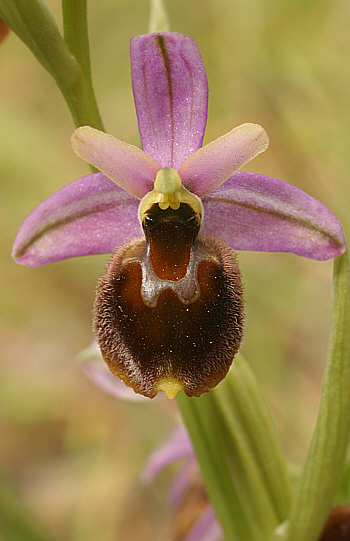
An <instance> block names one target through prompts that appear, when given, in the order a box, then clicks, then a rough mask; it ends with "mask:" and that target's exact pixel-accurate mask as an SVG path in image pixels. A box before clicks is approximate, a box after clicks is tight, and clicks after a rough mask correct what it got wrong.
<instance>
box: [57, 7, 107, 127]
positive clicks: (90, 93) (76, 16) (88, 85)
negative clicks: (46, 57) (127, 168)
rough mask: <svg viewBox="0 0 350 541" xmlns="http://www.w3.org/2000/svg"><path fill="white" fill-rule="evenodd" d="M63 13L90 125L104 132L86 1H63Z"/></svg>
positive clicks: (66, 35)
mask: <svg viewBox="0 0 350 541" xmlns="http://www.w3.org/2000/svg"><path fill="white" fill-rule="evenodd" d="M62 12H63V28H64V38H65V41H66V43H67V44H68V46H69V48H70V50H71V52H72V54H73V55H74V57H75V58H76V60H77V61H78V63H79V65H80V68H81V70H82V73H83V79H84V87H85V90H84V92H85V94H86V102H85V107H86V109H87V110H88V111H89V114H90V115H91V117H93V124H89V125H90V126H92V127H94V128H97V129H100V130H103V129H104V128H103V124H102V120H101V117H100V113H99V110H98V106H97V101H96V97H95V92H94V88H93V83H92V76H91V63H90V44H89V37H88V22H87V5H86V0H62ZM75 107H76V106H75ZM78 125H81V124H78Z"/></svg>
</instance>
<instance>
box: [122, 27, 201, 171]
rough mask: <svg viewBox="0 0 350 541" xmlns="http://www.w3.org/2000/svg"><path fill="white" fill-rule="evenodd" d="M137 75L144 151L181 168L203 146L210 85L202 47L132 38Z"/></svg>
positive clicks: (185, 40) (182, 39) (164, 38)
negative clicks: (184, 161) (199, 48)
mask: <svg viewBox="0 0 350 541" xmlns="http://www.w3.org/2000/svg"><path fill="white" fill-rule="evenodd" d="M130 56H131V75H132V85H133V91H134V99H135V105H136V113H137V117H138V121H139V130H140V135H141V141H142V146H143V150H144V151H145V152H147V153H148V154H150V155H151V156H152V157H153V158H155V159H156V160H157V162H159V163H160V164H161V166H162V167H173V168H174V169H178V167H179V166H180V164H181V162H182V161H183V160H184V159H185V158H187V157H188V156H189V155H190V154H192V153H193V152H194V151H195V150H197V149H198V148H200V147H201V146H202V142H203V136H204V131H205V126H206V121H207V105H208V83H207V77H206V73H205V68H204V65H203V61H202V58H201V55H200V53H199V51H198V47H197V45H196V43H195V42H194V41H193V40H192V39H191V38H189V37H188V36H183V35H181V34H175V33H156V34H146V35H143V36H136V37H135V38H133V39H132V40H131V50H130Z"/></svg>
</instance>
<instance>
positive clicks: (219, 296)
mask: <svg viewBox="0 0 350 541" xmlns="http://www.w3.org/2000/svg"><path fill="white" fill-rule="evenodd" d="M199 226H200V224H199V222H198V220H197V218H196V215H195V213H194V212H193V211H192V209H191V207H190V206H189V205H187V204H181V206H180V208H179V209H178V210H173V209H171V208H168V209H166V210H161V209H160V208H159V206H158V205H154V206H153V207H152V208H151V209H150V211H149V212H148V213H147V214H146V216H145V220H144V222H143V227H144V231H145V238H137V239H132V240H130V241H129V242H127V243H125V244H124V245H123V246H121V247H118V248H117V249H116V250H115V251H114V253H113V254H112V257H111V258H110V260H109V261H108V262H107V265H106V268H105V271H104V274H103V275H102V276H101V278H100V281H99V285H98V291H97V296H96V301H95V307H94V330H95V334H96V338H97V341H98V343H99V346H100V348H101V352H102V355H103V357H104V359H105V361H106V362H107V364H108V366H109V368H110V370H111V371H112V372H113V373H114V374H115V375H116V376H118V377H119V378H120V379H121V380H123V381H124V382H125V383H126V384H127V385H129V386H131V387H132V388H133V389H134V391H135V392H137V393H141V394H143V395H145V396H148V397H150V398H153V397H154V396H155V395H156V394H157V392H158V390H159V389H162V390H163V391H164V392H165V393H166V394H167V395H168V396H169V397H173V396H175V394H176V392H177V391H179V390H181V389H183V390H184V391H185V393H186V394H187V395H188V396H200V395H201V394H202V393H204V392H206V391H209V390H210V389H211V388H212V387H214V386H215V385H217V384H218V383H219V382H220V381H221V380H222V379H223V378H224V376H225V375H226V373H227V371H228V369H229V367H230V365H231V363H232V361H233V357H234V355H235V353H236V352H237V351H238V349H239V346H240V343H241V340H242V338H243V332H244V302H243V287H242V282H241V274H240V270H239V267H238V264H237V261H236V256H235V253H234V252H233V250H232V249H231V248H230V247H228V246H227V245H226V244H225V243H223V242H221V241H218V240H216V239H210V238H208V239H206V238H200V237H199V238H198V231H199Z"/></svg>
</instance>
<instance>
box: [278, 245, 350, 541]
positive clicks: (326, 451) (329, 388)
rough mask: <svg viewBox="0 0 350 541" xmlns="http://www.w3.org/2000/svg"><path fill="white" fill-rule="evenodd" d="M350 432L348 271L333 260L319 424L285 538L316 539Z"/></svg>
mask: <svg viewBox="0 0 350 541" xmlns="http://www.w3.org/2000/svg"><path fill="white" fill-rule="evenodd" d="M349 434H350V270H349V262H348V255H347V253H345V254H344V255H342V256H341V257H339V258H337V259H336V260H335V261H334V278H333V322H332V332H331V340H330V346H329V353H328V359H327V364H326V369H325V374H324V381H323V387H322V395H321V402H320V407H319V413H318V418H317V424H316V429H315V432H314V435H313V439H312V442H311V446H310V450H309V454H308V457H307V460H306V463H305V466H304V470H303V473H302V476H301V480H300V485H299V488H298V491H297V494H296V497H295V499H294V503H293V506H292V510H291V515H290V520H289V524H287V527H286V530H285V535H282V537H283V538H284V539H285V540H286V541H295V540H296V539H297V540H298V541H315V540H316V539H318V537H319V535H320V532H321V530H322V528H323V525H324V523H325V521H326V519H327V517H328V514H329V511H330V508H331V506H332V504H333V502H334V498H335V495H336V491H337V488H338V485H339V482H340V477H341V474H342V470H343V466H344V460H345V453H346V449H347V446H348V443H349Z"/></svg>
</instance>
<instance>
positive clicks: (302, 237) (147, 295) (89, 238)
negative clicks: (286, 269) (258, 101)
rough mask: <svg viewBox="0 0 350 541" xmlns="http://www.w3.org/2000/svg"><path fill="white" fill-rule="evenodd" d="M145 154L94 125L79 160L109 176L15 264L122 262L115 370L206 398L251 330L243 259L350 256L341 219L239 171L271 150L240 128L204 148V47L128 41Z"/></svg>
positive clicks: (145, 385)
mask: <svg viewBox="0 0 350 541" xmlns="http://www.w3.org/2000/svg"><path fill="white" fill-rule="evenodd" d="M130 55H131V75H132V86H133V93H134V99H135V106H136V113H137V118H138V124H139V131H140V136H141V142H142V150H141V149H139V148H137V147H135V146H133V145H130V144H128V143H124V142H122V141H120V140H119V139H117V138H115V137H113V136H112V135H108V134H105V133H103V132H100V131H98V130H95V129H93V128H91V127H89V126H83V127H80V128H78V129H77V130H76V131H75V132H74V133H73V135H72V145H73V148H74V150H75V152H76V153H77V154H78V155H79V156H80V157H81V158H83V159H84V160H85V161H87V162H88V163H90V164H92V165H94V166H95V167H96V168H98V169H99V170H100V171H101V172H100V173H95V174H91V175H88V176H86V177H82V178H80V179H78V180H76V181H74V182H72V183H71V184H68V185H67V186H65V187H64V188H62V189H61V190H59V191H58V192H57V193H56V194H54V195H52V196H51V197H49V198H48V199H47V200H46V201H44V202H43V203H41V204H40V205H39V206H38V207H37V208H36V209H35V210H34V211H33V212H32V213H31V214H30V215H29V216H28V218H26V220H25V221H24V222H23V224H22V226H21V228H20V230H19V232H18V235H17V237H16V239H15V243H14V247H13V257H14V258H15V260H16V261H17V262H18V263H20V264H22V265H27V266H31V267H37V266H40V265H45V264H48V263H52V262H54V261H59V260H62V259H66V258H69V257H75V256H82V255H91V254H100V253H111V252H113V253H112V256H111V259H110V260H109V262H108V263H107V265H106V268H105V271H104V273H103V275H102V277H101V279H100V282H99V286H98V291H97V296H96V301H95V307H94V329H95V333H96V338H97V340H98V342H99V345H100V348H101V351H102V354H103V356H104V358H105V360H106V362H107V364H108V366H109V367H110V369H111V371H112V372H113V373H114V374H115V375H116V376H118V377H119V378H121V379H122V380H123V381H124V382H125V383H126V384H127V385H129V386H130V387H132V388H133V389H134V390H135V391H136V392H138V393H141V394H144V395H145V396H148V397H153V396H155V395H156V394H157V392H158V390H159V389H162V390H163V391H164V392H165V393H166V394H167V395H168V396H169V397H173V396H175V395H176V393H177V392H178V391H179V390H184V391H185V392H186V394H188V395H189V396H199V395H200V394H201V393H203V392H205V391H208V390H210V389H211V388H212V387H213V386H214V385H216V384H217V383H218V382H219V381H220V380H221V379H222V378H223V377H224V376H225V374H226V373H227V370H228V368H229V366H230V364H231V363H232V361H233V357H234V355H235V353H236V351H237V350H238V348H239V346H240V343H241V340H242V337H243V329H244V304H243V293H242V283H241V276H240V271H239V268H238V265H237V261H236V256H235V253H234V252H233V250H259V251H267V252H268V251H270V252H279V251H280V252H291V253H294V254H297V255H300V256H304V257H308V258H311V259H315V260H326V259H331V258H333V257H337V256H339V255H341V254H342V253H343V252H344V251H345V241H344V236H343V231H342V227H341V225H340V223H339V221H338V219H337V218H336V217H335V216H334V214H332V212H331V211H330V210H329V209H327V208H326V207H325V206H324V205H322V204H321V203H320V202H318V201H317V200H315V199H314V198H312V197H311V196H309V195H308V194H306V193H304V192H302V191H301V190H299V189H298V188H296V187H294V186H291V185H289V184H287V183H285V182H283V181H280V180H277V179H274V178H271V177H266V176H264V175H259V174H252V173H245V172H238V170H239V169H240V168H241V167H242V166H244V165H245V164H246V163H248V162H249V161H250V160H252V159H253V158H254V157H256V156H257V155H258V154H260V153H261V152H263V151H265V150H266V148H267V146H268V137H267V135H266V132H265V130H264V129H263V128H262V127H261V126H259V125H257V124H252V123H247V124H242V125H241V126H238V127H237V128H235V129H233V130H231V131H230V132H229V133H227V134H226V135H223V136H222V137H219V138H218V139H216V140H215V141H212V142H211V143H208V144H207V145H205V146H204V147H203V146H202V143H203V137H204V131H205V126H206V120H207V103H208V85H207V78H206V73H205V69H204V65H203V62H202V59H201V56H200V53H199V51H198V47H197V45H196V44H195V42H194V41H193V40H192V39H191V38H189V37H188V36H184V35H181V34H176V33H155V34H146V35H143V36H136V37H135V38H133V39H132V40H131V51H130Z"/></svg>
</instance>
